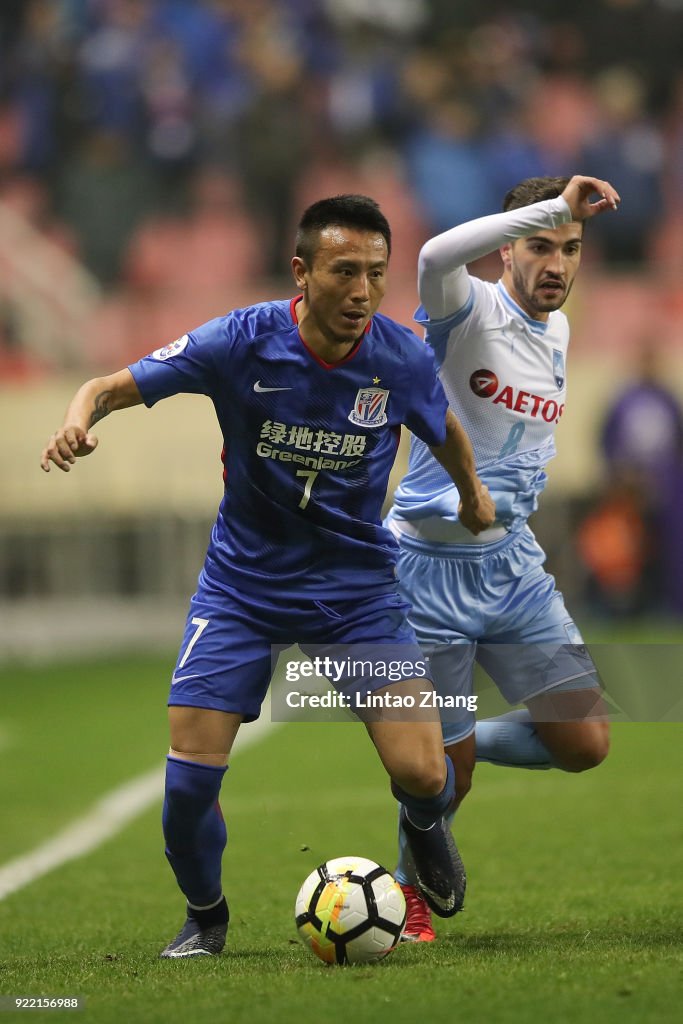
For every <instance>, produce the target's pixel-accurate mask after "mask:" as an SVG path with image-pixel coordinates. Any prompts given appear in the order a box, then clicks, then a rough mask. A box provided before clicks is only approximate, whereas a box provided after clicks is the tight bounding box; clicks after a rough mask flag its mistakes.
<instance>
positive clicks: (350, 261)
mask: <svg viewBox="0 0 683 1024" xmlns="http://www.w3.org/2000/svg"><path fill="white" fill-rule="evenodd" d="M390 250H391V232H390V229H389V225H388V223H387V221H386V219H385V218H384V216H383V214H382V213H381V211H380V210H379V208H378V206H377V204H376V203H375V202H374V201H373V200H371V199H368V198H367V197H364V196H354V195H349V196H336V197H334V198H332V199H326V200H321V201H320V202H318V203H314V204H313V206H311V207H309V209H308V210H307V211H306V212H305V213H304V215H303V217H302V220H301V222H300V225H299V231H298V234H297V247H296V256H295V257H294V259H293V260H292V269H293V273H294V278H295V280H296V283H297V285H298V287H299V289H300V294H299V295H298V296H297V297H296V298H294V299H292V300H283V301H275V302H265V303H261V304H259V305H255V306H251V307H249V308H248V309H240V310H235V311H233V312H231V313H228V314H227V315H226V316H223V317H219V318H218V319H216V320H211V321H210V322H209V323H206V324H204V325H203V326H201V327H199V328H197V329H196V330H193V331H191V332H190V333H189V334H184V335H183V336H182V337H181V338H178V339H177V340H176V341H174V342H172V343H171V344H169V345H166V346H165V347H164V348H161V349H157V351H155V352H153V353H152V354H151V355H149V356H146V357H145V358H144V359H141V360H140V361H139V362H137V363H134V364H132V365H131V366H130V367H128V368H126V369H123V370H120V371H119V372H117V373H114V374H112V375H111V376H108V377H100V378H96V379H94V380H92V381H88V382H87V383H86V384H84V385H83V386H82V387H81V388H80V389H79V391H78V392H77V394H76V395H75V397H74V399H73V400H72V402H71V404H70V406H69V408H68V410H67V413H66V417H65V420H64V424H63V426H62V427H61V428H60V429H59V430H57V431H56V433H55V434H53V435H52V437H51V438H50V441H49V442H48V445H47V447H46V448H45V449H44V451H43V453H42V458H41V465H42V467H43V469H44V470H46V471H47V470H49V468H50V463H51V462H52V463H54V464H55V465H57V466H58V467H59V468H60V469H62V470H66V471H68V470H69V469H70V467H71V465H72V464H73V462H74V460H75V458H77V457H79V456H83V455H88V454H90V453H91V452H92V451H93V450H94V448H95V446H96V444H97V439H96V438H95V437H94V436H93V434H92V433H91V428H92V426H93V425H94V424H95V423H96V422H97V421H98V420H100V419H102V418H103V417H104V416H106V415H107V414H108V413H110V412H113V411H115V410H118V409H125V408H129V407H130V406H134V405H138V404H140V403H141V402H144V403H145V404H146V405H148V406H152V405H154V403H155V402H157V401H159V400H160V399H163V398H168V397H169V396H171V395H174V394H177V393H179V392H191V393H197V394H204V395H207V396H208V397H209V398H210V399H211V400H212V402H213V404H214V407H215V410H216V415H217V418H218V422H219V425H220V428H221V432H222V435H223V465H224V479H225V493H224V497H223V500H222V501H221V505H220V508H219V511H218V518H217V520H216V524H215V526H214V528H213V531H212V535H211V541H210V544H209V549H208V552H207V555H206V561H205V563H204V567H203V569H202V572H201V575H200V577H199V585H198V589H197V593H196V594H195V595H194V597H193V598H192V601H191V606H190V611H189V615H188V618H187V626H186V630H185V635H184V638H183V641H182V645H181V649H180V654H179V656H178V661H177V664H176V666H175V670H174V673H173V678H172V680H171V691H170V697H169V721H170V733H171V749H170V753H169V757H168V761H167V770H166V790H165V801H164V812H163V825H164V835H165V839H166V854H167V857H168V860H169V862H170V864H171V867H172V869H173V871H174V873H175V875H176V879H177V881H178V885H179V886H180V889H181V890H182V892H183V894H184V895H185V897H186V900H187V919H186V921H185V924H184V925H183V927H182V929H181V931H180V933H179V934H178V935H177V936H176V938H175V939H173V941H172V942H170V943H169V945H168V946H167V947H166V948H165V949H164V951H163V952H162V954H161V955H162V956H164V957H173V958H179V957H190V956H198V955H199V956H201V955H215V954H217V953H220V952H221V950H222V949H223V946H224V944H225V938H226V932H227V925H228V907H227V903H226V900H225V897H224V895H223V889H222V882H221V857H222V853H223V849H224V847H225V844H226V827H225V823H224V821H223V817H222V814H221V811H220V807H219V804H218V797H219V791H220V788H221V783H222V781H223V776H224V774H225V771H226V767H227V762H228V758H229V754H230V750H231V747H232V743H233V740H234V738H235V735H236V733H237V730H238V729H239V726H240V724H241V723H242V722H250V721H253V720H254V719H256V718H258V716H259V713H260V709H261V704H262V702H263V699H264V696H265V694H266V691H267V688H268V685H269V682H270V675H271V653H272V648H275V649H277V648H278V647H283V648H284V647H288V646H289V645H290V644H292V643H294V642H298V643H299V644H300V645H301V646H302V648H303V649H304V650H306V651H310V649H311V647H312V645H316V646H315V653H316V654H317V655H321V656H325V654H326V653H329V654H330V655H332V656H333V655H334V652H335V649H337V648H338V646H339V645H345V646H344V650H345V652H347V653H348V651H349V648H348V647H347V646H346V645H354V646H357V647H358V649H359V651H360V652H361V653H362V655H363V657H364V658H367V656H368V652H369V653H370V654H371V655H372V652H373V651H374V660H375V664H376V665H378V666H379V665H381V663H382V653H381V652H382V650H384V651H386V652H388V651H390V652H391V655H392V658H394V657H395V656H396V652H397V649H398V651H399V652H400V655H401V660H402V661H403V663H404V664H405V665H407V666H408V667H407V668H405V669H404V673H405V677H404V678H403V679H402V680H401V681H400V682H397V683H396V684H392V685H391V686H389V687H387V686H386V675H385V676H382V675H381V673H380V672H379V670H378V671H377V672H375V673H374V674H373V673H372V672H370V674H369V675H368V674H366V675H361V676H353V675H350V676H349V677H348V678H346V679H344V680H342V685H343V690H344V693H345V694H347V695H348V697H349V699H351V700H352V699H353V695H354V694H358V695H359V696H364V694H365V692H366V691H368V690H370V691H373V692H375V691H376V692H377V693H381V692H382V691H385V690H386V692H387V693H388V694H392V695H398V696H400V697H402V698H405V697H406V696H408V697H411V698H412V699H413V700H416V699H417V694H419V693H420V692H421V691H424V690H425V689H427V688H430V687H431V684H429V683H426V682H425V679H424V678H419V674H418V675H417V676H413V675H411V674H410V673H411V672H413V668H412V666H415V665H418V664H419V663H420V662H421V661H422V660H423V656H422V653H421V651H420V649H419V647H418V646H417V644H416V640H415V635H414V632H413V630H412V628H411V627H410V626H409V625H408V622H407V619H406V612H407V606H406V604H405V601H404V600H403V599H402V598H401V597H400V595H399V593H398V590H397V582H396V576H395V563H396V558H397V554H398V548H397V545H396V543H395V541H394V539H393V538H392V536H391V533H390V532H389V531H388V530H386V529H385V528H384V527H383V526H382V523H381V520H380V515H381V506H382V502H383V500H384V496H385V493H386V488H387V482H388V478H389V471H390V469H391V466H392V464H393V462H394V457H395V454H396V448H397V444H398V438H399V433H400V428H401V424H402V423H405V424H406V425H407V426H408V427H409V428H410V429H411V430H412V431H413V432H414V434H415V435H416V436H418V437H420V438H421V439H422V441H423V442H424V443H425V444H426V445H427V446H428V447H429V450H431V451H432V452H434V455H435V457H436V458H437V459H439V460H440V462H441V464H442V465H443V466H444V469H445V471H446V472H447V473H449V474H451V477H452V479H453V480H454V481H455V483H456V484H457V487H458V491H459V494H460V496H461V499H462V521H463V522H464V523H465V524H466V525H467V527H468V528H469V529H471V530H473V531H474V532H477V531H479V530H481V529H484V528H486V527H488V526H490V525H491V524H492V522H493V521H494V517H495V510H494V507H493V503H492V501H491V499H490V497H489V495H488V493H487V490H486V488H485V487H482V485H481V482H480V481H479V479H478V477H477V475H476V472H475V469H474V456H473V452H472V447H471V445H470V442H469V440H468V438H467V436H466V434H465V433H464V431H463V430H462V428H461V426H460V424H459V423H458V420H457V418H456V417H455V415H454V414H453V413H451V412H450V411H449V410H448V403H447V401H446V397H445V395H444V392H443V389H442V387H441V384H440V383H439V381H438V379H437V376H436V369H435V365H434V359H433V355H432V352H431V350H430V349H429V347H428V346H427V345H425V344H424V342H423V341H420V340H419V339H418V338H417V337H416V336H415V335H414V334H413V333H412V332H411V331H409V330H408V329H407V328H404V327H401V326H400V325H399V324H397V323H395V322H394V321H393V320H390V319H389V318H388V317H385V316H382V315H380V314H378V313H377V310H378V307H379V304H380V302H381V299H382V297H383V295H384V291H385V287H386V273H387V266H388V261H389V255H390ZM179 429H191V424H186V425H185V426H184V427H182V428H181V426H180V425H179ZM351 650H353V648H351ZM385 656H386V655H385ZM364 671H365V670H364ZM392 678H393V677H392ZM406 706H408V704H407V702H406ZM364 721H365V724H366V727H367V730H368V732H369V734H370V738H371V739H372V742H373V743H374V745H375V747H376V748H377V752H378V754H379V756H380V758H381V760H382V763H383V764H384V766H385V768H386V770H387V772H388V774H389V776H390V778H391V783H392V791H393V792H394V794H395V795H396V796H397V798H398V799H400V801H401V803H402V806H403V808H404V821H403V827H404V830H405V833H406V834H407V835H408V841H409V842H410V845H411V851H412V855H413V857H414V859H415V862H416V864H417V866H418V875H419V884H420V886H421V889H422V892H423V893H424V896H425V899H427V900H428V902H429V904H430V906H431V907H432V908H433V909H434V911H435V912H436V913H438V914H440V915H442V916H450V915H451V914H453V913H455V912H456V911H457V910H459V909H460V906H461V905H462V900H463V897H464V885H465V879H464V869H463V867H462V862H461V861H460V858H459V856H458V853H457V849H456V847H455V844H454V842H453V839H452V836H451V834H450V830H449V829H448V828H447V827H446V826H445V825H444V822H443V814H444V812H445V811H446V810H447V808H448V807H449V806H450V804H451V803H452V801H453V798H454V792H455V788H454V773H453V766H452V764H451V762H450V760H449V759H448V757H446V756H445V755H444V751H443V744H442V739H441V730H440V727H439V723H438V720H437V717H436V716H434V714H433V712H429V711H427V712H420V711H415V712H411V713H410V714H409V715H408V716H405V715H404V716H399V718H398V720H396V714H395V712H393V711H392V712H389V713H385V712H383V711H382V710H381V709H378V710H377V711H376V713H375V715H374V717H373V718H372V719H371V720H367V719H364Z"/></svg>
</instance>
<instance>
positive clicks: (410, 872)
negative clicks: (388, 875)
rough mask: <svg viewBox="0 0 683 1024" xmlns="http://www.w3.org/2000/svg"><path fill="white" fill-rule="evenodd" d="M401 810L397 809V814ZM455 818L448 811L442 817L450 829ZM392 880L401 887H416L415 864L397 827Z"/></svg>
mask: <svg viewBox="0 0 683 1024" xmlns="http://www.w3.org/2000/svg"><path fill="white" fill-rule="evenodd" d="M400 810H401V808H400V807H399V813H400ZM454 818H455V811H449V812H448V813H447V814H445V815H444V821H445V822H446V824H447V825H448V827H449V828H450V827H451V825H452V824H453V819H454ZM394 878H395V879H396V881H397V882H400V883H401V885H417V872H416V871H415V862H414V861H413V855H412V853H411V852H410V849H409V848H408V840H407V839H406V835H405V832H404V831H403V829H402V828H401V827H400V825H399V829H398V861H397V863H396V870H395V871H394Z"/></svg>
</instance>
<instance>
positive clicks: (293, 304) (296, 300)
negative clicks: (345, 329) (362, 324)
mask: <svg viewBox="0 0 683 1024" xmlns="http://www.w3.org/2000/svg"><path fill="white" fill-rule="evenodd" d="M302 299H303V295H295V296H294V298H293V299H292V301H291V302H290V304H289V312H290V314H291V316H292V323H293V324H294V325H295V327H297V334H298V337H299V341H300V342H301V344H302V345H303V347H304V348H305V349H306V351H307V352H308V354H309V355H310V356H311V357H312V358H313V359H315V361H316V363H318V365H319V366H322V367H323V369H325V370H335V369H336V368H337V367H338V366H343V365H344V364H345V363H348V362H349V360H350V359H353V357H354V356H355V355H356V353H357V352H358V350H359V349H360V347H361V345H362V344H363V339H364V338H365V335H366V334H367V333H368V331H369V330H370V327H371V325H372V319H370V320H368V323H367V325H366V328H365V330H364V331H363V333H362V335H361V336H360V338H359V339H358V341H357V342H356V344H355V345H354V346H353V348H352V349H351V351H350V352H348V353H347V354H346V355H345V356H344V358H343V359H340V360H339V361H338V362H336V363H328V362H326V361H325V360H324V359H321V358H320V356H319V355H318V354H317V353H316V352H314V351H313V349H312V348H311V347H310V346H309V345H307V344H306V342H305V341H304V339H303V338H302V337H301V331H299V330H298V327H299V318H298V317H297V315H296V307H297V305H298V304H299V302H301V300H302Z"/></svg>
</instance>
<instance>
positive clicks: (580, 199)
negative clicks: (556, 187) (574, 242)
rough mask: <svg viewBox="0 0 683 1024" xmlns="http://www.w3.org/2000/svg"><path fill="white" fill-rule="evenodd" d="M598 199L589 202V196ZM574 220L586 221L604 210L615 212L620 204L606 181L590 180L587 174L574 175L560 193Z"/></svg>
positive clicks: (619, 200)
mask: <svg viewBox="0 0 683 1024" xmlns="http://www.w3.org/2000/svg"><path fill="white" fill-rule="evenodd" d="M593 195H597V196H598V198H597V199H595V200H594V201H593V202H591V196H593ZM562 198H563V199H564V200H565V202H566V203H567V205H568V206H569V209H570V210H571V211H572V216H573V218H574V220H587V219H588V218H589V217H595V216H596V215H597V214H598V213H603V211H604V210H616V209H617V207H618V206H619V203H620V202H621V197H620V195H619V193H618V192H617V190H616V189H615V188H613V186H612V185H610V183H609V182H608V181H602V180H601V179H600V178H591V177H589V176H588V175H587V174H575V175H574V177H573V178H571V179H570V181H569V184H568V185H567V187H566V188H565V190H564V192H563V193H562Z"/></svg>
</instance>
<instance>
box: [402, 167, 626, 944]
mask: <svg viewBox="0 0 683 1024" xmlns="http://www.w3.org/2000/svg"><path fill="white" fill-rule="evenodd" d="M594 195H597V198H596V199H595V200H594V201H592V200H591V197H592V196H594ZM618 203H619V196H618V194H617V192H616V191H615V190H614V188H613V187H612V186H611V185H610V184H609V183H608V182H606V181H601V180H599V179H597V178H592V177H588V176H584V175H577V176H575V177H573V178H571V179H569V178H531V179H527V180H525V181H523V182H521V183H520V184H518V185H517V186H516V187H515V188H513V189H511V191H510V192H509V193H508V194H507V196H506V197H505V201H504V204H503V211H504V212H502V213H499V214H494V215H492V216H488V217H482V218H479V219H477V220H474V221H471V222H469V223H466V224H462V225H459V226H458V227H455V228H452V229H451V230H450V231H446V232H444V233H443V234H441V235H438V236H437V237H435V238H432V239H431V240H430V241H428V242H427V243H426V244H425V245H424V247H423V248H422V251H421V253H420V258H419V266H418V281H419V293H420V301H421V306H420V307H419V308H418V311H417V313H416V320H417V321H418V322H419V323H421V324H423V325H424V326H425V327H426V338H427V340H428V341H429V343H430V344H431V346H432V348H433V349H434V352H435V356H436V359H437V363H438V365H439V377H440V379H441V382H442V384H443V386H444V389H445V391H446V394H447V396H448V400H449V403H450V407H451V409H452V410H453V411H454V412H455V413H456V415H457V417H458V419H459V420H460V422H461V423H462V425H463V426H464V427H465V430H466V431H467V433H468V435H469V437H470V439H471V441H472V445H473V447H474V452H475V458H476V464H477V472H478V473H479V475H480V476H481V479H482V480H483V481H484V483H485V484H486V485H487V486H488V488H489V491H490V494H491V497H492V498H493V500H494V502H495V505H496V521H495V523H494V524H493V525H492V526H491V527H490V528H489V529H487V530H485V531H483V532H480V533H479V534H478V535H477V536H476V537H475V536H474V535H473V534H472V533H470V532H469V531H468V530H467V529H466V528H464V527H463V524H462V523H461V522H460V520H459V518H458V515H457V512H456V507H457V490H456V489H455V488H454V487H453V484H452V482H451V480H450V479H449V478H448V476H447V475H446V474H445V473H444V472H443V470H442V468H441V467H440V466H439V465H438V463H437V462H436V461H435V460H434V459H433V458H432V456H431V454H430V452H429V450H428V448H427V447H426V446H425V445H424V443H423V442H422V441H421V440H420V439H419V438H413V440H412V444H411V451H410V457H409V467H408V472H407V475H406V476H405V477H404V479H403V481H402V482H401V484H400V486H399V487H398V489H397V491H396V494H395V496H394V504H393V507H392V509H391V512H390V514H389V516H388V520H387V524H388V526H389V528H390V529H391V530H392V532H393V533H394V536H395V537H396V539H397V540H398V542H399V545H400V548H401V555H400V558H399V564H398V570H399V578H400V586H401V593H402V594H403V596H404V597H405V598H406V600H407V601H408V602H409V603H410V605H411V607H412V611H411V613H410V615H409V619H410V622H411V624H412V625H413V626H414V628H415V632H416V635H417V638H418V641H419V642H420V644H421V646H422V648H423V650H424V651H425V652H426V653H427V654H428V656H429V659H430V670H431V677H432V679H433V682H434V685H435V688H436V691H437V693H438V694H439V695H440V696H441V697H442V699H443V700H444V702H445V701H447V699H448V698H449V697H450V699H451V701H452V704H451V707H452V708H453V709H455V710H446V711H444V712H442V717H443V722H442V728H443V734H444V746H445V749H446V752H447V754H448V755H449V756H450V758H451V760H452V762H453V764H454V765H455V774H456V778H457V780H458V786H457V798H456V801H455V803H454V807H453V808H452V809H451V812H450V814H449V815H448V816H447V819H450V820H451V821H452V814H453V813H454V811H455V808H456V807H457V805H458V804H459V802H460V801H461V800H462V799H463V797H464V796H465V794H466V793H467V791H468V790H469V788H470V786H471V778H472V772H473V769H474V765H475V759H476V760H480V761H488V762H490V763H493V764H499V765H512V766H516V767H524V768H549V767H553V766H554V767H558V768H562V769H564V770H565V771H571V772H578V771H583V770H585V769H588V768H592V767H593V766H595V765H597V764H599V763H600V762H601V761H602V760H603V759H604V757H605V756H606V754H607V749H608V743H609V735H608V724H607V721H606V720H604V718H603V717H602V715H601V714H599V711H600V709H601V708H602V705H601V703H600V697H599V692H600V691H599V682H598V679H597V676H596V673H595V666H594V664H593V662H592V660H591V658H590V655H589V654H588V653H587V652H586V650H585V648H584V647H583V641H582V639H581V636H580V634H579V631H578V629H577V627H576V626H575V624H574V622H573V621H572V619H571V616H570V615H569V613H568V612H567V610H566V608H565V605H564V601H563V599H562V595H561V594H560V593H559V591H558V590H557V589H556V588H555V581H554V579H553V577H552V576H550V575H549V574H548V573H546V572H545V571H544V569H543V562H544V561H545V555H544V553H543V551H542V550H541V548H540V547H539V545H538V544H537V542H536V540H535V538H534V535H533V533H532V532H531V530H530V529H529V526H528V525H527V519H528V517H529V516H530V515H531V513H532V512H533V511H534V510H535V509H536V507H537V502H538V496H539V494H540V493H541V491H542V490H543V487H544V486H545V482H546V474H545V466H546V464H547V463H548V461H549V460H550V459H551V458H552V457H553V455H554V454H555V443H554V432H555V427H556V425H557V423H558V422H559V420H560V417H561V416H562V413H563V411H564V406H565V396H566V373H565V358H566V352H567V344H568V341H569V328H568V324H567V319H566V317H565V315H564V313H562V312H561V311H560V307H561V306H562V305H563V303H564V302H565V300H566V298H567V295H568V294H569V291H570V289H571V287H572V282H573V280H574V276H575V274H576V272H577V269H578V267H579V262H580V258H581V243H582V237H583V227H584V221H586V220H588V219H589V218H591V217H594V216H596V215H598V214H602V213H603V212H604V211H609V210H616V209H617V206H618ZM496 249H499V250H500V255H501V257H502V261H503V274H502V277H501V279H500V281H499V282H498V283H497V284H490V283H488V282H485V281H482V280H480V279H478V278H476V277H474V276H471V275H470V274H469V273H468V271H467V266H466V265H467V264H468V263H470V262H472V261H473V260H476V259H478V258H479V257H481V256H484V255H485V254H487V253H490V252H493V251H495V250H496ZM475 660H476V661H477V662H478V663H479V664H480V665H481V666H482V668H483V669H484V670H485V671H486V672H487V674H488V675H489V676H490V677H491V678H492V679H493V681H494V682H495V683H496V685H497V686H498V688H499V689H500V691H501V693H502V694H503V696H504V697H505V698H506V699H507V700H508V701H509V703H511V704H517V703H524V704H526V709H523V710H517V711H512V712H510V713H508V714H507V715H502V716H500V717H499V718H495V719H489V720H484V721H481V722H479V723H475V713H474V711H471V710H466V709H462V710H460V709H461V708H462V705H461V704H457V703H456V702H455V698H460V699H461V700H462V699H463V698H465V697H469V696H470V695H471V694H472V677H473V670H474V664H475ZM445 706H446V707H447V708H448V705H447V704H445ZM406 838H407V837H406V834H405V829H403V828H402V827H401V828H400V829H399V845H400V855H399V863H398V868H397V871H396V877H397V879H398V881H399V883H400V884H401V885H402V888H403V890H404V893H405V896H406V901H407V903H408V920H407V924H406V929H405V933H404V938H405V939H407V940H413V941H432V940H433V939H434V938H435V933H434V929H433V927H432V922H431V915H430V912H429V907H428V906H427V905H426V904H425V901H424V898H423V894H422V893H421V892H420V891H419V889H417V888H416V887H415V881H416V875H415V869H414V865H413V863H412V862H411V857H410V850H409V846H408V844H407V842H406Z"/></svg>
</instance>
